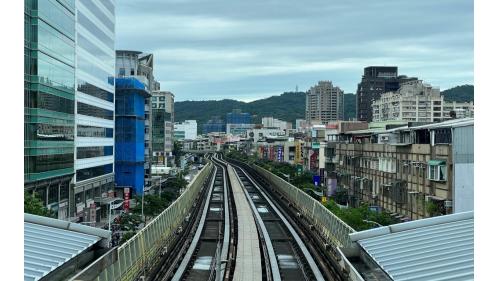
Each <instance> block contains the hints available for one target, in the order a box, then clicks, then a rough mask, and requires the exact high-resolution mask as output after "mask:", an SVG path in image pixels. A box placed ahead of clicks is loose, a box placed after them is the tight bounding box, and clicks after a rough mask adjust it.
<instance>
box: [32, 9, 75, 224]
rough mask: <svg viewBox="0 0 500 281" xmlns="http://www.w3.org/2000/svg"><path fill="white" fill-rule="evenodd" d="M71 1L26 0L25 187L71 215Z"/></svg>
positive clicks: (56, 210)
mask: <svg viewBox="0 0 500 281" xmlns="http://www.w3.org/2000/svg"><path fill="white" fill-rule="evenodd" d="M74 130H75V2H74V1H71V0H65V1H63V0H60V1H56V0H40V1H37V0H25V5H24V189H25V192H28V193H30V194H37V195H38V196H39V197H40V199H41V200H42V202H43V203H44V205H46V206H47V207H48V208H49V209H51V210H52V211H53V212H54V214H55V216H57V217H58V218H61V219H66V218H68V216H70V210H69V201H70V196H71V195H70V193H71V188H70V183H71V181H72V178H73V175H74V144H75V137H74V136H75V132H74Z"/></svg>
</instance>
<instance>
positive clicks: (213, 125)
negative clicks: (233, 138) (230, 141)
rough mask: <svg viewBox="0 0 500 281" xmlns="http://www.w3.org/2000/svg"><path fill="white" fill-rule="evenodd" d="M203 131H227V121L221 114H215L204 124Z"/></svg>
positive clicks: (205, 132) (204, 132) (206, 132)
mask: <svg viewBox="0 0 500 281" xmlns="http://www.w3.org/2000/svg"><path fill="white" fill-rule="evenodd" d="M202 128H203V129H202V133H203V134H204V135H205V134H208V133H221V132H226V123H225V122H224V120H222V119H221V118H220V117H219V116H213V117H212V118H211V119H210V120H208V121H207V123H205V124H203V127H202Z"/></svg>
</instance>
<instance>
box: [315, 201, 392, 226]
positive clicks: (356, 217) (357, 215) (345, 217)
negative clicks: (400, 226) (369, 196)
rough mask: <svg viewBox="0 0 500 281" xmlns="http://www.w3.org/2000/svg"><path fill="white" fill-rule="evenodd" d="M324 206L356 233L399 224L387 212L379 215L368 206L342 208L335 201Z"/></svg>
mask: <svg viewBox="0 0 500 281" xmlns="http://www.w3.org/2000/svg"><path fill="white" fill-rule="evenodd" d="M324 205H325V207H326V208H327V209H328V210H330V211H331V212H332V213H334V214H335V215H336V216H337V217H338V218H339V219H341V220H342V221H344V222H345V223H347V224H348V225H349V226H351V227H352V228H354V230H356V231H362V230H366V229H370V228H373V227H377V224H380V225H390V224H394V223H397V221H396V220H395V219H394V218H392V217H391V216H390V215H389V214H388V213H387V212H380V213H378V212H375V211H372V210H370V209H369V207H368V205H366V204H362V205H361V206H359V207H357V208H340V207H339V206H338V205H337V204H336V203H335V201H333V200H330V201H328V202H327V203H325V204H324ZM373 222H375V223H373Z"/></svg>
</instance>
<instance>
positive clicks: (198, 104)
mask: <svg viewBox="0 0 500 281" xmlns="http://www.w3.org/2000/svg"><path fill="white" fill-rule="evenodd" d="M305 102H306V95H305V93H304V92H297V93H296V92H285V93H283V94H281V95H279V96H272V97H269V98H265V99H260V100H256V101H252V102H248V103H246V102H242V101H236V100H230V99H224V100H219V101H215V100H210V101H181V102H175V122H182V121H184V120H190V119H192V120H196V121H197V123H198V132H199V133H200V132H201V128H202V124H203V123H206V122H207V121H208V120H209V119H210V118H212V116H220V117H221V118H222V119H223V120H225V119H226V113H229V112H231V111H232V110H233V109H241V110H242V111H243V112H248V113H250V114H252V117H253V122H254V123H260V122H261V119H262V117H265V116H272V117H274V118H277V119H280V120H285V121H289V122H295V119H301V118H304V116H305Z"/></svg>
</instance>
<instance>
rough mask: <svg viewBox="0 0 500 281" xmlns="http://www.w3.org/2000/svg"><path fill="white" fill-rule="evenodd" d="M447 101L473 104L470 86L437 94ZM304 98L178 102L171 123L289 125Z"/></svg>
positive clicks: (352, 109)
mask: <svg viewBox="0 0 500 281" xmlns="http://www.w3.org/2000/svg"><path fill="white" fill-rule="evenodd" d="M441 93H442V94H443V95H444V97H445V100H448V101H458V102H464V101H474V86H472V85H462V86H457V87H454V88H451V89H448V90H445V91H442V92H441ZM305 104H306V94H305V93H304V92H285V93H283V94H281V95H279V96H272V97H269V98H265V99H260V100H256V101H252V102H242V101H237V100H231V99H224V100H218V101H216V100H209V101H180V102H175V122H182V121H184V120H196V121H197V122H198V132H199V133H201V131H202V129H201V128H202V125H203V124H204V123H206V122H207V121H208V120H209V119H211V118H212V116H219V117H221V118H222V119H223V120H225V118H226V113H229V112H231V111H232V110H233V109H241V111H243V112H248V113H250V114H251V115H252V117H253V122H254V123H260V122H261V119H262V117H266V116H272V117H274V118H277V119H280V120H285V121H288V122H292V123H293V124H294V126H295V120H296V119H304V118H305V110H306V109H305ZM353 118H356V95H355V94H351V93H348V94H344V119H345V120H350V119H353Z"/></svg>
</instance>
